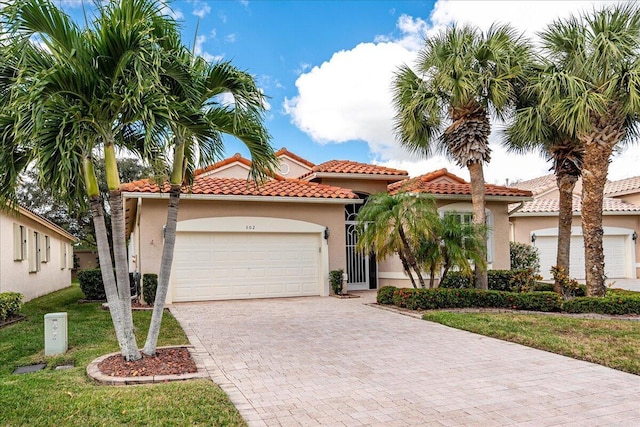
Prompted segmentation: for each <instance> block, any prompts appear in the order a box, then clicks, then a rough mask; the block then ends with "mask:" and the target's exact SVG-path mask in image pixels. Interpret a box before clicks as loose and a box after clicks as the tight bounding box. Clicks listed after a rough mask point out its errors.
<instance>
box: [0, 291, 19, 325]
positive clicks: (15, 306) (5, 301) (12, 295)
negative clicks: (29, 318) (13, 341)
mask: <svg viewBox="0 0 640 427" xmlns="http://www.w3.org/2000/svg"><path fill="white" fill-rule="evenodd" d="M22 298H23V295H22V294H19V293H18V292H3V293H1V294H0V322H4V321H5V320H7V319H9V318H11V317H13V316H14V315H15V314H18V312H19V311H20V309H21V308H22Z"/></svg>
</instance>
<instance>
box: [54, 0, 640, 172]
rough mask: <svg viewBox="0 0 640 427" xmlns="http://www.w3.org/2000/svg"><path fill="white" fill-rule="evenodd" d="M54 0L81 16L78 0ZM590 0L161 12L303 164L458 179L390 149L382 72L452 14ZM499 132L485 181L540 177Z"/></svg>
mask: <svg viewBox="0 0 640 427" xmlns="http://www.w3.org/2000/svg"><path fill="white" fill-rule="evenodd" d="M59 3H60V4H62V6H63V7H64V8H65V10H67V11H68V12H69V13H70V14H71V15H72V16H73V17H74V18H75V19H78V20H81V19H82V18H81V17H82V9H81V7H79V6H80V5H81V0H60V1H59ZM85 3H87V2H86V1H85ZM89 3H90V2H89ZM601 3H602V2H593V1H555V2H552V1H511V2H507V1H460V0H458V1H451V0H436V1H326V0H325V1H320V0H316V1H268V0H261V1H251V0H249V1H247V0H226V1H203V0H179V1H173V2H171V3H169V5H170V8H171V12H169V11H168V13H171V14H172V15H173V16H174V17H175V18H176V19H177V20H178V21H179V22H180V24H181V26H182V34H183V41H184V43H185V44H186V45H187V46H190V47H192V46H193V47H195V50H196V52H197V53H199V54H200V55H203V56H204V57H206V58H207V59H209V60H211V61H217V60H231V61H232V62H233V64H235V65H236V66H238V67H239V68H242V69H245V70H247V71H249V72H250V73H251V74H253V75H254V76H255V77H256V79H257V82H258V84H259V86H260V87H261V88H262V89H263V91H264V93H265V94H266V95H267V96H268V97H269V100H268V102H269V112H268V115H267V126H268V128H269V130H270V133H271V135H272V137H273V140H272V144H273V146H274V147H275V148H276V149H277V148H280V147H287V148H288V149H289V150H290V151H292V152H294V153H296V154H298V155H300V156H302V157H304V158H306V159H308V160H310V161H312V162H314V163H321V162H323V161H326V160H330V159H349V160H355V161H360V162H371V163H378V164H383V165H388V166H392V167H398V168H402V169H406V170H408V171H409V172H410V174H411V175H412V176H416V175H419V174H422V173H426V172H429V171H432V170H434V169H438V168H442V167H446V168H448V169H449V170H450V171H452V172H454V173H456V174H459V175H460V176H462V177H463V178H465V179H468V173H467V172H466V170H464V169H460V168H458V167H457V166H456V165H454V164H452V163H451V162H449V161H447V159H444V158H442V157H437V158H432V159H421V158H417V157H415V156H412V155H410V154H409V153H406V152H405V151H404V150H402V149H401V148H400V147H399V146H398V145H397V143H396V142H395V139H394V135H393V132H392V129H391V125H392V117H393V108H392V106H391V103H390V92H389V88H390V84H391V79H392V75H393V71H394V70H395V69H396V68H397V67H398V66H399V65H401V64H403V63H412V62H413V60H414V58H415V55H416V53H417V51H418V50H419V48H420V46H421V45H422V41H423V40H424V38H425V37H428V36H430V35H433V34H435V33H436V32H437V31H439V30H440V29H442V28H443V27H444V26H447V25H451V24H452V23H453V22H471V23H473V24H475V25H478V26H479V27H481V28H488V26H489V25H491V23H493V22H494V21H500V22H507V23H510V24H512V25H513V26H515V27H516V28H518V29H519V30H521V31H522V32H523V33H524V34H525V35H527V36H529V37H532V38H535V32H536V31H539V30H541V29H542V28H544V26H545V25H546V24H547V23H549V22H551V21H552V20H553V19H556V18H561V17H564V16H568V15H569V14H570V13H578V12H579V11H581V10H584V9H591V8H593V7H594V6H595V7H597V6H598V5H600V4H601ZM609 3H611V2H609ZM196 26H197V27H198V30H197V33H196ZM194 42H195V44H194ZM499 128H500V125H499V124H495V125H494V132H493V134H492V137H491V146H492V148H493V158H492V161H491V163H489V164H488V165H487V166H486V168H485V176H486V179H487V181H489V182H493V183H498V184H503V183H504V182H505V181H506V180H507V179H508V180H509V181H511V182H513V181H516V180H523V179H530V178H534V177H536V176H540V175H544V174H546V173H549V172H548V169H549V164H548V163H546V162H545V160H544V159H542V158H540V157H539V156H538V155H534V154H531V155H527V156H514V155H512V154H507V153H506V152H505V151H504V149H502V148H501V147H500V144H499V139H500V137H499V130H500V129H499ZM235 152H241V153H242V154H244V155H246V151H245V150H243V147H242V146H241V144H238V143H236V142H234V141H232V140H229V141H228V144H227V152H226V154H227V155H228V156H231V155H233V154H234V153H235ZM638 162H640V150H638V149H637V148H632V149H629V150H627V151H626V152H625V153H624V155H623V156H618V157H617V158H616V159H615V160H614V162H613V164H612V167H611V169H610V177H611V178H612V179H619V178H623V177H627V176H631V175H634V169H635V165H637V164H638Z"/></svg>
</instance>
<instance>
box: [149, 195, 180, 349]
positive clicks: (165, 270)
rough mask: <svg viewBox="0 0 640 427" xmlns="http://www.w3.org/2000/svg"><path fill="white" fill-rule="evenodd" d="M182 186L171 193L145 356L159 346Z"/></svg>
mask: <svg viewBox="0 0 640 427" xmlns="http://www.w3.org/2000/svg"><path fill="white" fill-rule="evenodd" d="M180 187H181V185H180V184H177V185H176V184H172V185H171V191H170V193H169V209H168V211H167V224H166V228H165V235H164V245H163V246H162V258H161V260H160V274H159V277H158V289H157V290H156V299H155V302H154V304H153V315H152V316H151V324H150V325H149V333H148V334H147V341H146V342H145V344H144V349H143V350H142V351H143V352H144V354H148V355H149V356H153V355H155V354H156V348H157V345H158V335H159V334H160V325H161V323H162V314H163V312H164V302H165V300H166V298H167V291H168V289H169V278H170V277H171V265H172V263H173V249H174V247H175V243H176V226H177V223H178V205H179V204H180Z"/></svg>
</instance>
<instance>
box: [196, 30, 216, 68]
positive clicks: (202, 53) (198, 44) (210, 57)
mask: <svg viewBox="0 0 640 427" xmlns="http://www.w3.org/2000/svg"><path fill="white" fill-rule="evenodd" d="M206 41H207V36H205V35H204V34H200V35H199V36H197V37H196V44H195V45H194V46H193V53H194V54H196V55H200V56H202V57H203V58H204V59H205V61H207V62H217V61H219V60H220V58H222V57H221V56H214V55H212V54H210V53H209V52H206V51H205V50H204V49H203V47H202V46H203V45H204V42H206Z"/></svg>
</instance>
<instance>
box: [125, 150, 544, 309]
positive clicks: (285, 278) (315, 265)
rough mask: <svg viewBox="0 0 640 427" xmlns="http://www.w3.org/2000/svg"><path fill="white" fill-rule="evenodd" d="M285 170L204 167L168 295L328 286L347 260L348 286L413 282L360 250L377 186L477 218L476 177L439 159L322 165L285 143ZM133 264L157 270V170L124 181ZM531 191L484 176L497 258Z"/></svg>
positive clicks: (187, 194) (160, 202) (504, 265)
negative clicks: (259, 172)
mask: <svg viewBox="0 0 640 427" xmlns="http://www.w3.org/2000/svg"><path fill="white" fill-rule="evenodd" d="M276 155H277V156H278V158H279V160H280V168H279V172H278V174H276V175H275V176H274V177H273V178H272V179H270V180H269V181H267V182H266V183H265V184H263V185H261V186H259V187H256V186H255V185H254V184H253V183H251V182H248V181H247V176H248V171H249V168H250V167H251V162H250V160H248V159H245V158H243V157H242V156H240V155H239V154H236V155H235V156H233V157H230V158H228V159H225V160H223V161H220V162H218V163H216V164H214V165H211V166H209V167H206V168H204V169H200V170H198V171H196V176H195V180H194V183H193V185H192V186H191V187H190V188H188V189H187V188H185V189H184V190H183V194H182V196H181V201H180V211H179V217H178V224H177V236H176V246H175V254H174V261H173V267H172V274H171V280H170V289H169V292H168V296H167V302H180V301H199V300H222V299H240V298H268V297H284V296H304V295H323V296H326V295H329V280H328V276H329V271H331V270H336V269H343V270H344V271H345V272H346V273H347V275H348V289H349V290H364V289H377V288H379V287H381V286H384V285H390V284H393V285H396V286H410V281H409V279H408V278H407V276H405V274H404V273H403V269H402V266H401V263H400V261H399V260H398V259H396V258H394V257H390V258H387V259H385V260H376V259H375V258H374V257H373V256H368V255H366V254H362V253H360V252H358V251H356V249H355V246H356V243H357V234H356V229H355V225H356V221H355V220H356V214H357V213H358V210H359V209H360V208H361V207H362V205H363V203H364V202H365V201H366V198H367V197H368V196H369V195H371V194H375V193H379V192H385V191H390V192H397V191H409V192H415V193H428V194H431V195H432V196H433V197H434V198H435V199H436V201H437V204H438V208H439V210H440V211H441V212H443V213H444V212H456V214H458V215H461V217H462V219H463V220H468V219H470V217H471V216H470V213H471V211H472V209H471V186H470V184H469V183H468V182H466V181H464V180H463V179H462V178H460V177H457V176H455V175H453V174H451V173H449V172H448V171H447V170H446V169H441V170H438V171H435V172H432V173H429V174H426V175H422V176H419V177H416V178H409V176H408V174H407V172H406V171H403V170H398V169H392V168H387V167H382V166H378V165H371V164H363V163H357V162H352V161H347V160H331V161H328V162H325V163H322V164H319V165H315V164H313V163H311V162H309V161H307V160H305V159H303V158H301V157H299V156H297V155H296V154H294V153H292V152H290V151H288V150H287V149H285V148H282V149H280V150H279V151H278V152H277V153H276ZM121 189H122V191H123V197H124V199H125V209H126V221H127V236H128V238H129V254H130V269H131V271H137V272H139V273H141V274H146V273H158V271H159V268H160V256H161V252H162V242H163V227H164V224H165V220H166V210H167V203H168V193H167V190H168V185H165V186H163V187H160V186H159V185H157V184H155V183H153V182H152V181H149V180H140V181H134V182H131V183H127V184H123V185H122V187H121ZM529 200H531V192H529V191H528V190H521V189H516V188H509V187H500V186H495V185H487V186H486V201H487V203H486V209H487V222H488V225H489V227H490V229H491V232H490V236H489V242H488V248H487V249H488V260H489V267H490V268H495V269H508V268H509V267H510V265H509V264H510V261H509V230H510V229H509V227H510V225H509V208H508V207H509V204H513V203H518V202H523V201H529Z"/></svg>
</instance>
